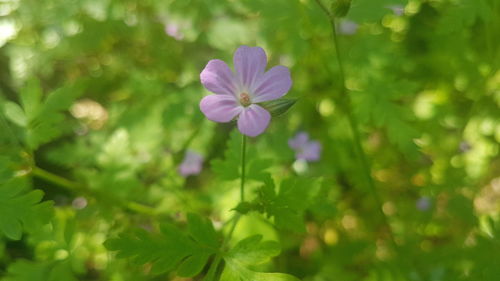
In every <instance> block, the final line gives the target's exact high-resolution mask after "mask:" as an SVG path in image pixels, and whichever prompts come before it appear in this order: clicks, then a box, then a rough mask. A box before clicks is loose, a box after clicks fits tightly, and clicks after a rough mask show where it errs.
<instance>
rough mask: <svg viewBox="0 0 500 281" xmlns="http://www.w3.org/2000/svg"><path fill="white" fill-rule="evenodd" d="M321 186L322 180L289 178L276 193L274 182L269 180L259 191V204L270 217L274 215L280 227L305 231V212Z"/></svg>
mask: <svg viewBox="0 0 500 281" xmlns="http://www.w3.org/2000/svg"><path fill="white" fill-rule="evenodd" d="M319 187H320V180H311V179H306V178H298V179H287V180H284V181H283V182H282V183H281V186H280V189H279V192H278V193H276V191H275V186H274V183H273V182H272V181H269V182H268V183H267V184H266V185H264V186H263V187H262V188H261V190H260V191H259V198H258V201H259V202H258V204H260V205H261V206H262V209H263V210H264V212H265V213H267V215H268V216H269V217H274V222H275V224H276V226H277V227H278V228H281V229H286V230H292V231H296V232H303V231H304V230H305V225H304V220H303V216H304V212H305V210H306V209H307V208H308V207H309V206H310V205H311V204H312V202H313V199H314V196H316V194H317V193H318V192H319Z"/></svg>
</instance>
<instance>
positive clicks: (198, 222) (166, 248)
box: [105, 214, 219, 277]
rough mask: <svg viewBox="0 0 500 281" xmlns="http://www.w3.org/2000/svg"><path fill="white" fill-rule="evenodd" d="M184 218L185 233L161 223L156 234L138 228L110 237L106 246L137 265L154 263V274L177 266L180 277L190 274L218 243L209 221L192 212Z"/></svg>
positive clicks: (199, 267) (192, 273)
mask: <svg viewBox="0 0 500 281" xmlns="http://www.w3.org/2000/svg"><path fill="white" fill-rule="evenodd" d="M187 218H188V234H187V235H186V234H185V233H183V231H182V230H180V229H179V228H177V227H175V226H173V225H170V224H162V225H161V226H160V231H161V233H160V234H158V235H157V234H154V233H149V232H148V231H146V230H143V229H138V230H136V231H135V232H133V233H125V234H122V235H120V236H119V237H118V238H114V239H110V240H108V241H107V242H106V244H105V245H106V247H107V248H108V249H109V250H112V251H118V257H121V258H123V257H129V258H131V259H132V260H133V261H134V262H135V263H137V264H145V263H153V267H152V272H154V273H163V272H166V271H171V270H173V269H174V268H176V267H178V269H177V273H178V274H179V275H180V276H184V277H192V276H195V275H197V274H198V273H200V271H201V270H202V269H203V267H204V266H205V264H206V263H207V261H208V259H209V258H210V256H212V255H214V254H216V253H217V250H218V248H219V242H218V239H217V234H216V233H215V230H214V228H213V226H212V224H211V223H210V221H208V220H206V219H203V218H201V217H199V216H197V215H194V214H189V215H188V217H187Z"/></svg>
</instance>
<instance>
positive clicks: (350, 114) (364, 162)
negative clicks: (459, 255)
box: [315, 0, 396, 247]
mask: <svg viewBox="0 0 500 281" xmlns="http://www.w3.org/2000/svg"><path fill="white" fill-rule="evenodd" d="M315 1H316V3H317V4H318V5H319V6H320V8H321V9H322V10H323V12H324V13H325V14H326V15H327V17H328V20H329V22H330V25H331V29H332V37H333V45H334V47H335V55H336V57H337V62H338V65H339V72H340V84H341V94H342V95H341V97H342V99H343V101H342V105H343V106H344V109H345V111H346V114H347V119H348V121H349V127H350V129H351V132H352V137H353V140H354V146H355V149H356V153H357V154H358V157H359V158H360V161H361V166H362V172H363V177H364V178H365V180H366V182H367V184H368V186H369V188H370V192H371V193H372V195H373V198H374V200H375V203H376V204H377V210H378V212H379V213H380V216H381V218H382V219H383V221H384V224H385V225H386V227H387V230H388V232H389V237H390V242H391V244H392V245H393V246H394V247H396V242H395V239H394V234H393V232H392V228H391V225H390V224H389V219H388V218H387V216H386V215H385V213H384V211H383V210H382V198H381V197H380V195H379V193H378V192H377V188H376V186H375V181H374V180H373V178H372V176H371V167H370V164H369V162H368V158H367V156H366V153H365V151H364V149H363V146H362V143H361V136H360V133H359V129H358V128H359V124H358V121H357V119H356V116H355V114H354V111H353V109H352V101H351V96H350V95H349V94H348V90H347V87H346V85H345V81H346V78H345V72H344V65H343V63H342V56H341V55H340V48H339V40H338V36H337V28H336V26H335V17H334V15H333V14H332V13H330V11H329V10H328V9H327V8H326V6H325V5H324V4H323V3H322V2H321V0H315Z"/></svg>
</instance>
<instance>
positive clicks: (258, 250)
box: [220, 235, 298, 281]
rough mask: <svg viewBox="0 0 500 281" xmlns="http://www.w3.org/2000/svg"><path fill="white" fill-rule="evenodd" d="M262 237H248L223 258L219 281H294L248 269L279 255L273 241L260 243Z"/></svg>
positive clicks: (286, 277)
mask: <svg viewBox="0 0 500 281" xmlns="http://www.w3.org/2000/svg"><path fill="white" fill-rule="evenodd" d="M261 240H262V236H260V235H255V236H251V237H248V238H246V239H244V240H242V241H240V242H238V244H236V246H235V247H234V248H233V249H231V250H230V251H229V252H228V253H227V254H226V255H225V256H224V261H225V262H226V265H225V267H224V271H223V272H222V275H221V278H220V280H221V281H238V280H241V281H246V280H248V281H254V280H262V281H264V280H276V281H296V280H298V279H297V278H295V277H293V276H292V275H288V274H283V273H263V272H256V271H253V270H251V269H250V268H249V267H251V266H254V265H259V264H262V263H266V262H269V261H270V259H271V258H272V257H275V256H277V255H278V254H279V253H280V247H279V244H278V243H277V242H275V241H264V242H261Z"/></svg>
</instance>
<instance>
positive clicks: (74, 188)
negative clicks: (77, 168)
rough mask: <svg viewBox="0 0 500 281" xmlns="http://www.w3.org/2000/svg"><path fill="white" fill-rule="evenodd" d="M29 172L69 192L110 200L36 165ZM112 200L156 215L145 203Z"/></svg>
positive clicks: (136, 211) (137, 210) (142, 212)
mask: <svg viewBox="0 0 500 281" xmlns="http://www.w3.org/2000/svg"><path fill="white" fill-rule="evenodd" d="M31 173H32V175H33V176H36V177H38V178H40V179H43V180H45V181H48V182H51V183H53V184H55V185H58V186H60V187H63V188H65V189H67V190H69V191H71V192H74V193H83V194H86V195H89V196H92V197H95V198H97V199H98V200H105V199H106V200H112V199H110V198H109V197H108V196H100V195H99V193H97V192H94V191H93V190H90V189H89V188H88V187H87V186H85V185H82V184H79V183H76V182H72V181H70V180H68V179H65V178H63V177H61V176H58V175H56V174H53V173H51V172H49V171H46V170H43V169H41V168H39V167H37V166H34V167H32V171H31ZM112 201H113V202H111V203H113V204H115V205H118V206H120V207H122V208H124V209H126V210H128V211H131V212H134V213H138V214H142V215H147V216H151V217H155V216H156V215H157V214H156V210H155V209H154V208H151V207H149V206H146V205H142V204H140V203H137V202H127V201H122V200H112Z"/></svg>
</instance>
